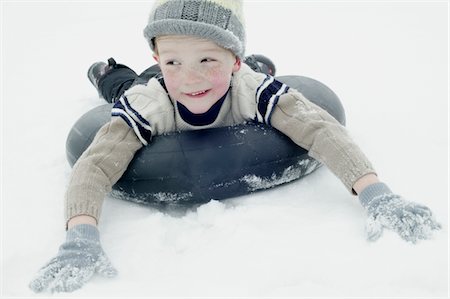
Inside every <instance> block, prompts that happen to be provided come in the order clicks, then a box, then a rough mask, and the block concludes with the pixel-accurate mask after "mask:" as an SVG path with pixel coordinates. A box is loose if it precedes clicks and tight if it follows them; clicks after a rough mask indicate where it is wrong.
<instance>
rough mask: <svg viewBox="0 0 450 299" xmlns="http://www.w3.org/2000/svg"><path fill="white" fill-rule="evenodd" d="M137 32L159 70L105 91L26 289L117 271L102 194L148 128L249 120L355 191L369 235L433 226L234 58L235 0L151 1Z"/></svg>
mask: <svg viewBox="0 0 450 299" xmlns="http://www.w3.org/2000/svg"><path fill="white" fill-rule="evenodd" d="M144 33H145V37H146V38H147V40H148V41H149V44H150V47H151V48H152V50H153V51H154V58H155V59H156V61H157V62H158V64H159V66H160V68H161V72H162V76H158V77H155V78H152V79H150V80H149V81H148V82H146V84H141V85H135V86H133V87H131V88H130V89H128V90H127V91H125V93H124V94H123V96H121V97H120V99H118V100H117V102H116V101H115V100H113V101H114V102H115V103H116V104H115V106H114V108H113V110H112V118H111V121H110V122H109V123H108V124H106V125H104V126H103V127H102V128H101V129H100V130H99V132H98V133H97V135H96V137H95V139H94V141H93V142H92V144H91V145H90V147H89V148H88V149H87V150H86V151H85V152H84V153H83V155H82V156H81V157H80V158H79V160H78V162H77V163H76V164H75V166H74V168H73V173H72V178H71V180H70V182H69V186H68V190H67V194H66V219H67V222H66V228H67V229H68V232H67V239H66V242H65V243H64V244H63V245H62V246H61V247H60V250H59V252H58V255H57V256H56V257H55V258H53V259H52V260H51V261H50V262H49V263H48V264H47V265H46V266H44V267H43V268H42V269H41V270H40V271H39V273H38V275H37V277H36V279H34V280H33V281H32V282H31V284H30V287H31V288H32V289H33V290H34V291H36V292H39V291H43V290H45V289H50V290H52V291H73V290H75V289H78V288H80V287H81V286H82V285H83V284H84V283H86V282H87V281H88V280H89V279H90V278H91V277H92V275H93V274H94V273H100V274H104V275H106V276H108V277H112V276H114V275H115V274H116V273H117V271H116V270H115V269H114V267H113V266H112V265H111V263H110V261H109V259H108V258H107V256H106V254H105V253H104V251H103V249H102V247H101V244H100V241H99V232H98V230H97V228H96V225H97V223H98V219H99V215H100V212H101V206H102V201H103V198H104V197H105V195H106V194H107V193H108V192H109V191H110V190H111V187H112V186H113V185H114V184H115V182H116V181H117V180H118V179H119V178H120V177H121V175H122V174H123V173H124V171H125V170H126V168H127V165H128V163H129V162H130V161H131V160H132V158H133V156H134V154H135V153H136V151H138V150H139V149H140V148H142V146H147V145H148V146H151V137H152V136H154V135H160V134H163V133H167V132H171V131H174V130H197V129H204V128H210V127H218V126H228V125H234V124H239V123H243V122H245V121H248V120H253V119H256V120H257V121H259V122H262V123H266V124H268V125H271V126H273V127H274V128H276V129H277V130H279V131H281V132H282V133H284V134H285V135H287V136H288V137H290V138H291V139H292V140H293V141H294V142H295V143H296V144H298V145H299V146H301V147H303V148H305V149H307V150H308V152H309V155H310V156H312V157H313V158H315V159H317V160H319V161H320V162H322V163H324V164H325V165H327V166H328V168H329V169H330V170H331V171H332V172H333V173H334V174H335V175H336V176H337V177H338V178H339V179H340V180H341V181H342V182H343V184H344V185H345V186H346V187H347V189H348V190H349V191H350V192H352V193H353V194H357V195H358V196H359V200H360V201H361V204H362V205H363V206H364V207H365V208H366V210H367V213H368V217H369V222H368V223H369V225H368V238H369V239H370V240H376V239H377V238H378V237H380V235H381V233H382V230H383V228H384V227H386V228H389V229H392V230H394V231H396V232H397V233H399V234H400V236H401V237H402V238H404V239H405V240H407V241H410V242H416V241H417V240H418V239H426V238H428V237H429V236H430V234H431V232H432V231H433V230H435V229H439V227H440V226H439V224H438V223H437V222H436V221H435V220H434V218H433V216H432V213H431V211H430V210H429V209H428V208H427V207H424V206H420V205H417V204H415V203H412V202H408V201H406V200H404V199H402V198H401V197H400V196H398V195H395V194H393V193H392V192H391V191H390V190H389V188H388V187H387V186H386V185H385V184H384V183H381V182H380V181H379V180H378V177H377V175H376V173H375V171H374V169H373V167H372V165H371V163H370V162H369V161H368V159H367V158H366V157H365V155H364V154H363V153H362V152H361V150H360V149H359V148H358V147H357V146H356V145H355V144H354V143H353V141H352V140H351V139H350V138H349V136H348V134H347V133H346V131H345V129H344V128H343V127H342V126H341V125H340V124H339V123H338V122H337V121H336V120H335V119H334V118H333V117H331V116H330V115H329V114H328V113H327V112H326V111H324V110H323V109H321V108H319V107H318V106H316V105H314V104H313V103H311V102H310V101H309V100H308V99H306V98H305V97H304V96H303V95H302V94H300V93H299V92H298V91H296V90H294V89H291V88H289V87H288V86H286V85H284V84H281V83H280V82H278V81H276V80H275V79H274V78H273V77H271V76H266V75H264V74H261V73H256V72H254V71H252V70H251V69H250V68H249V67H248V66H247V65H245V64H242V63H241V61H242V59H243V57H244V52H245V31H244V27H243V16H242V1H236V0H229V1H226V0H210V1H205V0H190V1H181V0H161V1H157V3H156V4H155V5H154V7H153V11H152V13H151V15H150V19H149V23H148V25H147V27H146V28H145V31H144ZM110 67H114V65H111V66H110ZM110 67H107V66H105V65H98V72H92V73H91V74H94V73H95V74H96V75H95V76H94V78H93V82H94V83H95V84H96V85H98V84H104V82H103V81H102V80H105V78H106V76H107V74H108V73H109V72H111V71H112V70H111V69H110ZM123 71H126V70H123ZM118 94H120V92H118Z"/></svg>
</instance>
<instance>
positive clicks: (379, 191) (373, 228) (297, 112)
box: [270, 91, 441, 243]
mask: <svg viewBox="0 0 450 299" xmlns="http://www.w3.org/2000/svg"><path fill="white" fill-rule="evenodd" d="M270 124H271V125H272V126H273V127H274V128H276V129H277V130H279V131H281V132H282V133H284V134H285V135H287V136H288V137H290V138H291V139H292V140H293V141H294V142H295V143H296V144H298V145H299V146H301V147H303V148H305V149H306V150H308V153H309V155H310V156H311V157H313V158H315V159H316V160H318V161H320V162H322V163H324V164H325V165H326V166H327V167H328V168H329V169H330V170H331V171H332V172H333V173H334V174H335V175H336V176H337V177H338V178H339V179H340V180H341V181H342V182H343V183H344V185H345V186H346V187H347V189H348V190H349V191H350V192H352V193H353V194H358V196H359V199H360V202H361V204H362V205H363V207H364V208H365V209H366V211H367V214H368V222H367V226H366V229H367V234H368V239H369V240H376V239H378V238H379V237H380V236H381V233H382V231H383V228H389V229H392V230H394V231H396V232H397V233H398V234H399V235H400V236H401V237H402V238H403V239H405V240H407V241H410V242H413V243H415V242H416V241H417V240H418V239H427V238H429V237H430V236H431V233H432V231H433V230H436V229H439V228H440V227H441V226H440V224H439V223H437V222H436V220H435V219H434V217H433V214H432V213H431V211H430V209H429V208H427V207H425V206H422V205H419V204H416V203H413V202H409V201H406V200H404V199H403V198H402V197H400V196H398V195H396V194H394V193H393V192H392V191H391V190H390V189H389V188H388V187H387V185H386V184H384V183H381V182H379V181H378V178H377V176H376V173H375V171H374V169H373V167H372V165H371V163H370V162H369V160H368V159H367V157H366V156H365V155H364V153H363V152H362V151H361V149H360V148H359V147H358V146H357V145H356V144H355V143H354V142H353V141H352V139H351V138H350V136H349V135H348V133H347V131H346V129H345V128H344V127H343V126H342V125H341V124H340V123H339V122H338V121H336V120H335V119H334V118H333V117H332V116H331V115H330V114H329V113H328V112H326V111H325V110H324V109H322V108H320V107H319V106H317V105H315V104H314V103H312V102H310V101H309V100H307V99H306V98H305V97H304V96H303V95H302V94H301V93H299V92H297V91H290V92H288V93H286V94H284V95H282V96H281V97H280V98H279V101H278V103H277V105H276V106H275V107H274V109H273V112H272V115H271V118H270Z"/></svg>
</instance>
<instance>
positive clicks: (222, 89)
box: [154, 36, 240, 114]
mask: <svg viewBox="0 0 450 299" xmlns="http://www.w3.org/2000/svg"><path fill="white" fill-rule="evenodd" d="M156 45H157V54H155V55H154V57H155V59H156V60H157V61H158V63H159V66H160V67H161V71H162V73H163V76H164V82H165V84H166V87H167V90H168V92H169V95H170V97H171V98H172V99H173V100H176V101H178V102H180V103H181V104H183V105H184V106H186V108H187V109H189V111H191V112H192V113H195V114H199V113H204V112H206V111H208V110H209V108H211V106H212V105H214V104H215V103H216V102H217V101H218V100H220V98H221V97H222V96H223V95H224V94H225V93H226V92H227V90H228V88H229V87H230V81H231V75H232V73H233V72H236V71H238V70H239V68H240V60H239V59H238V58H236V57H235V56H234V55H233V53H231V52H230V51H228V50H226V49H224V48H222V47H219V46H218V45H216V44H215V43H214V42H212V41H209V40H206V39H199V38H196V37H190V36H165V37H159V38H157V39H156Z"/></svg>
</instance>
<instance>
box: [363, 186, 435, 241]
mask: <svg viewBox="0 0 450 299" xmlns="http://www.w3.org/2000/svg"><path fill="white" fill-rule="evenodd" d="M359 200H360V202H361V204H362V206H363V207H364V208H365V209H366V211H367V214H368V220H367V225H366V231H367V238H368V240H370V241H375V240H377V239H378V238H379V237H380V236H381V234H382V233H383V228H388V229H391V230H394V231H395V232H397V233H398V234H399V235H400V236H401V237H402V238H403V239H404V240H406V241H409V242H412V243H416V242H417V240H419V239H428V238H430V236H431V234H432V232H433V231H434V230H438V229H440V228H441V225H440V224H439V223H438V222H436V220H435V219H434V217H433V214H432V212H431V210H430V209H429V208H427V207H426V206H423V205H419V204H416V203H414V202H410V201H406V200H405V199H403V198H402V197H401V196H399V195H396V194H394V193H392V191H391V190H390V189H389V187H388V186H387V185H386V184H384V183H375V184H372V185H369V186H367V187H366V188H365V189H364V190H363V191H362V192H361V193H360V194H359Z"/></svg>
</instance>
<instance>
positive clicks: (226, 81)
mask: <svg viewBox="0 0 450 299" xmlns="http://www.w3.org/2000/svg"><path fill="white" fill-rule="evenodd" d="M208 78H209V81H210V82H211V83H212V84H213V85H214V87H215V88H217V89H219V90H221V91H223V92H225V91H226V90H227V89H228V87H229V86H230V80H231V74H230V75H228V72H227V71H225V70H222V69H221V70H211V71H210V72H209V74H208Z"/></svg>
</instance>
